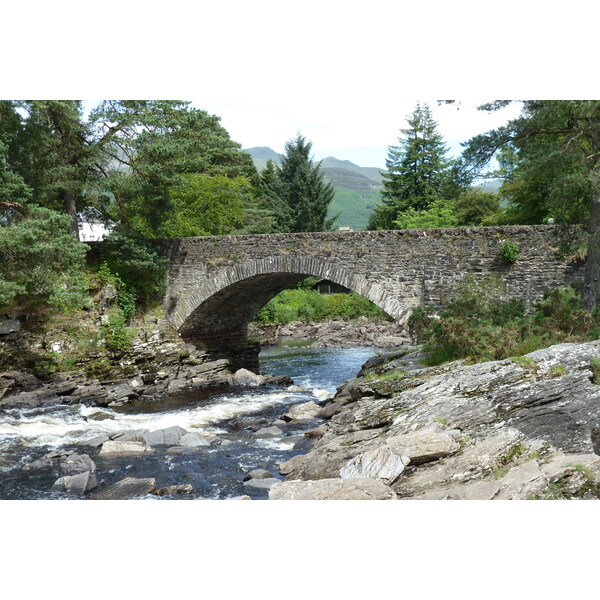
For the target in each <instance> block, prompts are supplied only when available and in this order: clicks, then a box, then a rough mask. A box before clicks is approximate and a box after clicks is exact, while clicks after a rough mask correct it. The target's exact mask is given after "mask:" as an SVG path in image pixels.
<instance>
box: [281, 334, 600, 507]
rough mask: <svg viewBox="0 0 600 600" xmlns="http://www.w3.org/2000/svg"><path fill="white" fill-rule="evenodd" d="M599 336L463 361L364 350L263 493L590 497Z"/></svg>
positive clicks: (597, 468) (596, 462) (596, 468)
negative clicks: (369, 355)
mask: <svg viewBox="0 0 600 600" xmlns="http://www.w3.org/2000/svg"><path fill="white" fill-rule="evenodd" d="M599 358H600V341H594V342H590V343H586V344H562V345H557V346H553V347H550V348H547V349H544V350H538V351H536V352H532V353H531V354H529V355H527V356H525V357H519V358H515V359H507V360H502V361H494V362H487V363H482V364H477V365H471V366H467V365H464V364H463V363H461V362H457V363H452V364H447V365H444V366H440V367H430V368H423V367H421V366H419V359H420V355H419V353H418V352H417V353H396V354H392V355H388V356H387V357H381V356H380V357H376V358H374V359H372V360H371V361H369V362H368V363H367V364H366V365H365V366H364V368H363V370H362V371H361V373H360V375H359V377H357V378H356V379H353V380H350V381H348V382H347V383H345V384H344V385H343V386H341V387H340V388H339V389H338V392H337V394H336V395H335V397H334V398H333V399H332V400H331V401H330V402H329V403H328V404H327V405H326V406H325V407H324V408H323V410H322V411H321V413H320V416H321V417H323V418H326V419H327V420H328V422H327V424H326V425H325V426H322V427H320V428H319V430H320V433H321V437H320V439H319V440H318V441H317V442H316V444H315V446H314V447H313V449H311V450H310V451H309V452H307V453H305V454H303V455H298V456H295V457H294V458H292V459H291V460H289V461H288V462H286V463H283V464H282V465H281V466H280V471H281V474H283V475H285V481H283V482H278V483H275V484H274V485H273V486H272V487H271V489H270V492H269V498H270V499H390V500H391V499H488V500H490V499H547V498H559V499H563V498H565V499H566V498H568V499H571V498H577V499H597V498H599V497H600V456H599V453H600V433H599V429H598V427H599V425H598V424H599V423H600V385H598V384H599V383H600V376H599V375H598V374H597V372H596V369H597V367H596V364H597V363H596V362H595V361H598V359H599Z"/></svg>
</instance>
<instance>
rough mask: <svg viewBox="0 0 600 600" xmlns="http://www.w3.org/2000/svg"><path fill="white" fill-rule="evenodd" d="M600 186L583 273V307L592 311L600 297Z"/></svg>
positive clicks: (594, 198)
mask: <svg viewBox="0 0 600 600" xmlns="http://www.w3.org/2000/svg"><path fill="white" fill-rule="evenodd" d="M599 187H600V186H594V188H595V189H594V194H593V197H592V205H591V208H590V220H589V222H588V235H589V239H588V251H587V260H586V261H585V271H584V274H583V290H582V292H581V307H582V308H583V309H584V310H587V311H589V312H592V311H593V310H594V309H595V308H596V306H597V304H598V300H599V299H600V189H599Z"/></svg>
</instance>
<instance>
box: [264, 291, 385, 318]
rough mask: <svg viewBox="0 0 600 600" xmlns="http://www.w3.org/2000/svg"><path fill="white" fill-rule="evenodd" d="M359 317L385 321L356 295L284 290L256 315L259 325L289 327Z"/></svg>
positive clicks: (379, 313)
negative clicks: (287, 324) (296, 322)
mask: <svg viewBox="0 0 600 600" xmlns="http://www.w3.org/2000/svg"><path fill="white" fill-rule="evenodd" d="M361 316H366V317H375V318H387V315H386V314H385V313H384V312H383V311H382V310H381V309H380V308H379V307H377V306H375V305H374V304H373V303H372V302H370V301H369V300H367V299H366V298H363V297H362V296H360V295H359V294H354V293H350V294H330V295H328V296H326V295H323V294H320V293H319V292H317V291H315V290H307V289H291V290H284V291H283V292H281V293H280V294H278V295H277V296H275V297H274V298H273V299H272V300H270V301H269V302H267V304H265V305H264V306H263V307H262V308H261V309H260V310H259V311H258V313H257V314H256V316H255V317H254V321H256V322H259V323H291V322H292V321H305V322H309V321H327V320H331V319H334V318H341V319H344V320H350V319H356V318H358V317H361Z"/></svg>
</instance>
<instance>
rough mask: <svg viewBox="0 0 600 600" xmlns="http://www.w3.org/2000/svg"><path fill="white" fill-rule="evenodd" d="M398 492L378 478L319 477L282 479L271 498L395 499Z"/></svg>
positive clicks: (272, 490) (272, 491)
mask: <svg viewBox="0 0 600 600" xmlns="http://www.w3.org/2000/svg"><path fill="white" fill-rule="evenodd" d="M395 499H396V494H395V493H394V492H393V490H391V489H390V488H389V487H388V486H387V485H385V484H384V483H382V482H381V481H378V480H377V479H371V478H368V477H366V478H363V477H354V478H351V479H339V478H335V479H319V480H317V481H299V480H292V481H280V482H278V483H275V484H274V485H273V486H272V487H271V489H270V490H269V500H395Z"/></svg>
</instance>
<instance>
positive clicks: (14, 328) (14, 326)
mask: <svg viewBox="0 0 600 600" xmlns="http://www.w3.org/2000/svg"><path fill="white" fill-rule="evenodd" d="M18 331H21V322H20V321H19V320H18V319H3V320H0V335H8V334H9V333H17V332H18Z"/></svg>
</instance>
